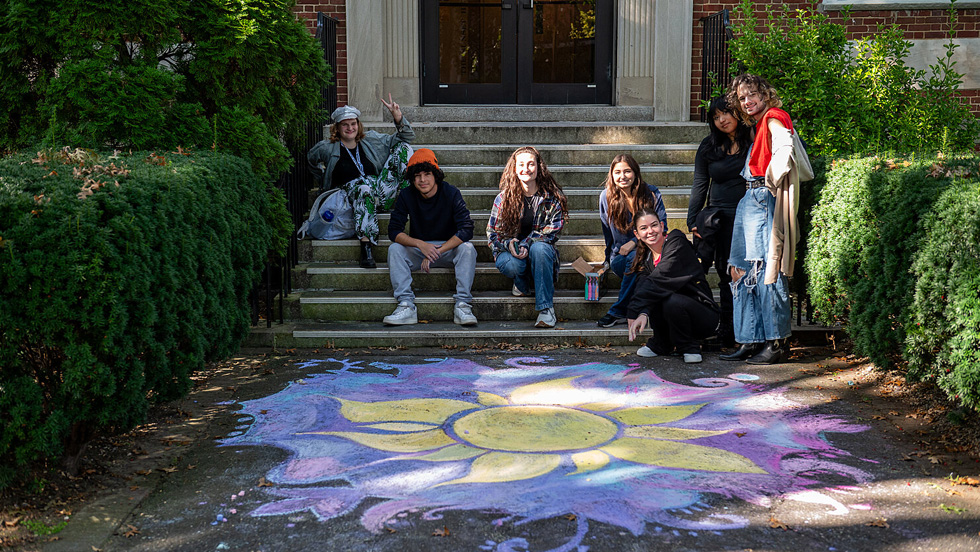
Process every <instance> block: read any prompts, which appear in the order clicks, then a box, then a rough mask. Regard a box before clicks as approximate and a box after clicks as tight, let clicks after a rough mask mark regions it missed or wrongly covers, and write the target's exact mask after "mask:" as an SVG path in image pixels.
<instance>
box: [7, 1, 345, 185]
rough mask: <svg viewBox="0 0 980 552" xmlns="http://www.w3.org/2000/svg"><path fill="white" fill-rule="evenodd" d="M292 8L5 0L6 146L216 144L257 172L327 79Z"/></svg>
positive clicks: (274, 164)
mask: <svg viewBox="0 0 980 552" xmlns="http://www.w3.org/2000/svg"><path fill="white" fill-rule="evenodd" d="M293 5H294V1H293V0H242V1H240V2H224V1H221V0H194V1H189V0H177V1H164V0H144V1H141V2H133V1H131V0H102V1H99V2H92V1H91V0H5V1H4V2H3V3H2V6H3V8H2V9H3V14H2V16H3V21H4V24H3V25H2V26H0V52H3V55H2V56H0V81H2V82H3V83H4V85H3V87H2V88H0V149H6V150H19V149H21V148H25V147H33V146H34V145H35V144H37V143H39V142H41V141H44V143H45V144H47V145H53V144H72V145H73V146H76V147H84V148H92V149H114V148H118V149H126V150H128V149H153V148H165V149H168V150H172V149H174V148H176V147H177V146H182V147H184V148H190V147H197V148H212V147H214V148H216V149H218V150H222V151H228V152H230V153H234V154H236V155H239V156H241V157H244V158H245V159H247V160H249V161H250V162H251V163H252V167H253V169H254V170H255V171H256V172H257V173H259V174H260V176H275V175H277V174H278V173H279V172H280V171H282V170H283V169H285V168H286V167H288V165H289V162H290V161H289V154H288V152H287V150H286V149H285V147H283V145H282V143H281V142H282V140H281V138H282V137H284V136H287V137H288V136H296V135H298V133H300V132H301V125H302V123H303V122H304V121H305V120H306V119H307V118H309V117H310V116H311V115H313V114H315V113H316V111H317V109H318V107H319V105H320V103H321V101H322V100H321V96H320V90H321V87H322V86H323V85H324V84H326V82H327V81H328V80H329V78H330V72H329V70H328V68H327V66H326V63H325V62H324V60H323V54H322V50H321V48H320V46H319V45H318V44H317V43H316V42H315V40H314V39H313V37H312V36H311V35H310V33H309V31H308V30H307V29H306V28H305V27H304V26H303V24H302V23H301V22H299V21H297V19H296V16H295V15H294V14H293V12H292V11H291V8H292V6H293Z"/></svg>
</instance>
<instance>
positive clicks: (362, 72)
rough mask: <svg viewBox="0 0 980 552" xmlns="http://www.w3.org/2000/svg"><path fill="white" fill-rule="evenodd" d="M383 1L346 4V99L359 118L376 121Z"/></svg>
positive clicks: (381, 72) (380, 110)
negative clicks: (354, 108)
mask: <svg viewBox="0 0 980 552" xmlns="http://www.w3.org/2000/svg"><path fill="white" fill-rule="evenodd" d="M385 30H386V29H385V0H356V1H348V2H347V98H348V103H349V104H350V105H352V106H354V107H356V108H358V109H360V110H361V119H362V120H365V121H380V120H381V117H382V114H383V113H384V112H385V111H386V110H385V107H384V105H382V104H381V100H380V98H381V85H382V83H383V82H384V52H385V40H386V39H385Z"/></svg>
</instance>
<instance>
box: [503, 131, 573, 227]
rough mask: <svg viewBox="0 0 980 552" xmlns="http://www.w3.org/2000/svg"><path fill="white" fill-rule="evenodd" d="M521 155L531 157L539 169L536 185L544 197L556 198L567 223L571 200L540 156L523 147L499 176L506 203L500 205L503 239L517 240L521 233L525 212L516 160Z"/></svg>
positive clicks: (529, 147) (535, 150)
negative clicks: (515, 237)
mask: <svg viewBox="0 0 980 552" xmlns="http://www.w3.org/2000/svg"><path fill="white" fill-rule="evenodd" d="M522 153H530V154H531V155H533V156H534V160H535V162H536V163H537V165H538V175H537V177H536V178H535V182H536V183H537V185H538V189H540V190H541V191H543V192H544V195H545V196H555V197H557V198H558V202H559V203H560V204H561V213H562V219H564V220H567V219H568V200H567V199H566V198H565V192H563V191H562V189H561V186H559V185H558V182H557V181H556V180H555V177H554V176H552V175H551V171H549V170H548V166H547V165H545V164H544V160H543V159H541V153H540V152H538V150H537V149H536V148H534V147H531V146H524V147H520V148H517V149H516V150H514V153H512V154H510V158H509V159H507V165H505V166H504V173H503V174H502V175H500V184H499V189H500V191H501V192H503V194H504V197H503V201H502V202H501V204H500V215H499V218H498V220H499V221H500V234H501V235H503V236H517V235H518V234H519V233H520V230H521V214H522V213H523V212H524V187H523V186H522V185H521V181H520V179H519V178H517V156H518V155H521V154H522Z"/></svg>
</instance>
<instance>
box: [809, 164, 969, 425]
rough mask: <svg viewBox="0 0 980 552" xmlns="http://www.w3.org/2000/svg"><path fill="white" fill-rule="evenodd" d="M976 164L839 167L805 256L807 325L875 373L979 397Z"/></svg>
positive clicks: (817, 213) (962, 397)
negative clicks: (811, 316)
mask: <svg viewBox="0 0 980 552" xmlns="http://www.w3.org/2000/svg"><path fill="white" fill-rule="evenodd" d="M977 160H978V159H977V157H975V156H966V157H962V158H955V159H939V160H921V159H920V160H915V159H912V158H910V159H885V158H881V157H870V158H861V159H850V160H840V161H836V162H835V163H834V165H833V167H832V169H831V170H830V171H829V172H828V176H827V183H826V185H825V186H824V188H823V189H822V190H821V192H820V199H819V202H818V204H817V206H816V207H815V208H814V210H813V214H812V230H811V233H810V235H809V252H808V254H807V257H806V260H805V266H806V272H807V275H808V277H809V291H810V294H811V298H812V301H813V304H814V308H815V314H816V317H817V318H818V319H819V320H821V321H823V322H826V323H836V324H841V325H842V326H844V327H845V328H846V330H847V332H848V334H849V335H850V336H851V337H852V338H853V339H854V345H855V349H856V350H858V351H859V352H860V353H862V354H865V355H867V356H869V357H870V358H871V360H872V361H873V362H874V363H875V364H877V365H879V366H882V367H888V366H896V365H898V364H904V362H905V361H909V367H910V375H912V376H914V377H923V378H924V377H938V379H939V384H940V385H941V386H942V387H943V389H945V390H946V391H947V392H948V393H949V394H950V395H952V396H954V397H956V398H958V399H959V400H960V401H962V402H963V403H964V404H967V405H971V406H974V407H976V406H977V404H980V402H978V399H980V385H978V384H980V363H978V362H977V356H978V354H977V348H978V344H980V337H978V331H980V325H978V324H980V300H978V289H980V285H978V284H980V268H978V266H980V254H978V245H977V243H978V237H980V215H978V214H977V212H978V202H980V200H978V188H977Z"/></svg>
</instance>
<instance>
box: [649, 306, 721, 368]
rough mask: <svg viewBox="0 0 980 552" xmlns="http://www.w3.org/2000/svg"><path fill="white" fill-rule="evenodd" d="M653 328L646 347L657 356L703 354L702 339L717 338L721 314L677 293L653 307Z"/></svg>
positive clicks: (651, 324)
mask: <svg viewBox="0 0 980 552" xmlns="http://www.w3.org/2000/svg"><path fill="white" fill-rule="evenodd" d="M650 326H651V328H653V337H651V338H650V339H648V340H647V347H649V348H650V349H651V350H652V351H653V352H655V353H657V354H658V355H669V354H670V353H672V352H674V350H675V349H676V350H677V352H678V353H681V354H683V353H700V352H701V344H700V343H698V341H699V340H701V339H705V338H707V337H711V336H713V335H715V328H717V327H718V313H717V312H715V311H714V309H712V308H711V307H708V306H706V305H704V304H702V303H699V302H698V301H697V300H696V299H693V298H691V297H688V296H687V295H682V294H680V293H674V294H672V295H671V296H670V297H668V298H667V300H665V301H658V302H656V303H654V304H653V305H651V307H650Z"/></svg>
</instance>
